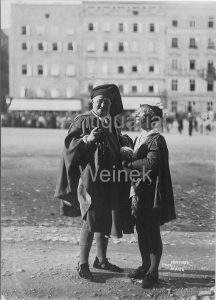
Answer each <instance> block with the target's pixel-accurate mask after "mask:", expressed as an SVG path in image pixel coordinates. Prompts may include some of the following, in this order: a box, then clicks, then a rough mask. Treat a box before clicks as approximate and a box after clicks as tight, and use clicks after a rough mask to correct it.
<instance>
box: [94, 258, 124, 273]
mask: <svg viewBox="0 0 216 300" xmlns="http://www.w3.org/2000/svg"><path fill="white" fill-rule="evenodd" d="M93 267H94V268H96V269H101V270H107V271H112V272H117V273H121V272H124V269H122V268H119V267H117V266H116V265H113V264H111V263H109V262H108V259H107V258H106V260H105V263H104V264H100V263H99V259H98V257H97V256H96V257H95V261H94V263H93Z"/></svg>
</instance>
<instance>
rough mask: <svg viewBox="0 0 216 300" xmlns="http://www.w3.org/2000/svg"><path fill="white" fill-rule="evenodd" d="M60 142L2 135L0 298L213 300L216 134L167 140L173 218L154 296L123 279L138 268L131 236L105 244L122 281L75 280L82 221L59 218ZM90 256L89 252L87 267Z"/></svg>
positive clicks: (102, 277) (22, 133) (27, 134)
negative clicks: (0, 274)
mask: <svg viewBox="0 0 216 300" xmlns="http://www.w3.org/2000/svg"><path fill="white" fill-rule="evenodd" d="M65 135H66V131H65V130H46V129H45V130H43V129H42V130H38V129H18V128H2V295H3V296H2V299H7V300H9V299H58V300H60V299H62V300H63V299H95V298H99V299H188V300H189V299H190V300H195V299H203V300H209V299H214V289H213V287H214V279H215V277H214V199H215V198H214V197H215V195H214V175H215V174H214V161H215V157H214V148H215V141H214V136H213V134H209V135H208V136H207V135H200V134H199V133H197V132H195V133H194V135H193V136H192V137H189V136H188V135H187V132H186V130H185V132H183V135H179V134H178V133H177V131H176V129H175V128H173V129H171V131H170V133H169V134H167V133H165V134H164V136H165V138H166V140H167V144H168V147H169V152H170V168H171V174H172V180H173V188H174V194H175V203H176V211H177V216H178V218H177V220H175V221H174V222H172V223H170V224H167V225H165V226H162V227H161V231H162V239H163V244H164V252H163V258H162V261H161V265H160V280H159V282H158V284H157V285H156V287H155V289H153V290H143V289H142V288H141V281H131V280H130V279H129V278H127V277H126V274H127V272H129V271H130V270H132V269H134V268H136V267H138V266H139V265H140V256H139V251H138V245H137V238H136V234H134V235H125V236H124V237H123V239H120V240H113V239H111V240H110V242H109V249H108V257H109V258H110V260H111V262H113V263H116V264H118V265H119V266H121V267H123V268H124V269H125V272H124V273H123V274H121V275H119V274H117V275H116V274H113V273H109V272H100V271H98V270H94V269H93V268H92V272H93V274H94V277H95V280H94V282H91V283H86V282H84V281H83V280H80V279H79V278H77V275H76V271H75V267H76V264H77V261H78V260H79V257H78V253H79V245H78V236H79V229H80V227H81V225H82V220H81V219H80V218H75V219H69V218H65V217H61V216H59V203H58V200H56V199H54V198H53V193H54V188H55V180H56V174H57V170H58V166H59V159H60V154H61V149H62V144H63V139H64V136H65ZM129 135H130V136H131V137H132V138H134V137H135V135H136V133H129ZM94 255H95V249H94V246H93V249H92V252H91V257H90V264H91V265H92V262H93V260H94Z"/></svg>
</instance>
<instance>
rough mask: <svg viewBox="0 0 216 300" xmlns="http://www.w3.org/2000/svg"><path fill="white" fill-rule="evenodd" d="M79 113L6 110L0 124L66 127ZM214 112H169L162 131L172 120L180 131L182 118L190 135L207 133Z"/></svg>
mask: <svg viewBox="0 0 216 300" xmlns="http://www.w3.org/2000/svg"><path fill="white" fill-rule="evenodd" d="M78 114H79V113H78V112H76V113H69V112H30V111H20V112H7V113H4V114H2V115H1V126H4V127H30V128H62V129H63V128H65V129H68V128H69V126H70V124H71V122H72V121H73V120H74V118H75V117H76V116H77V115H78ZM133 114H134V113H133V112H131V111H126V112H125V113H124V117H125V118H126V119H127V117H129V116H131V115H133ZM215 117H216V116H215V113H214V112H213V110H209V111H207V112H206V113H201V114H198V113H193V112H188V113H186V112H182V111H180V112H177V113H176V114H175V115H174V114H171V115H169V116H165V118H166V120H165V122H163V121H162V128H161V131H162V132H169V131H170V129H171V128H172V127H173V123H174V121H177V123H178V131H179V133H182V131H183V130H184V120H187V121H188V123H187V124H188V133H189V135H190V136H191V135H192V133H193V130H195V131H199V132H200V133H201V134H203V133H208V132H210V131H212V130H214V129H215V128H216V124H215V119H216V118H215ZM122 130H126V131H128V130H129V131H134V130H136V128H134V127H131V128H130V127H129V128H128V127H125V128H122Z"/></svg>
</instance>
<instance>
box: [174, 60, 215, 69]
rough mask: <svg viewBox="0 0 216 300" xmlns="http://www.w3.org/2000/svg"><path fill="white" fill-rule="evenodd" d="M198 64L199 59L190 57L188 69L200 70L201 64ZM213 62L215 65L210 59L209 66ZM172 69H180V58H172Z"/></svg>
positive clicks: (208, 66)
mask: <svg viewBox="0 0 216 300" xmlns="http://www.w3.org/2000/svg"><path fill="white" fill-rule="evenodd" d="M198 64H199V60H197V59H190V60H189V61H188V69H189V70H200V66H199V65H198ZM212 64H213V65H214V62H213V61H208V63H207V68H210V67H211V65H212ZM171 69H172V70H178V69H180V62H179V60H178V59H172V60H171Z"/></svg>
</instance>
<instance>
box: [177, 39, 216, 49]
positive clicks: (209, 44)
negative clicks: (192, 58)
mask: <svg viewBox="0 0 216 300" xmlns="http://www.w3.org/2000/svg"><path fill="white" fill-rule="evenodd" d="M199 43H200V39H199V38H198V37H197V38H190V39H189V44H188V47H189V48H192V49H198V47H199ZM171 47H172V48H181V44H180V40H179V39H178V38H172V41H171ZM207 49H215V44H214V40H213V39H211V38H208V39H207Z"/></svg>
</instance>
